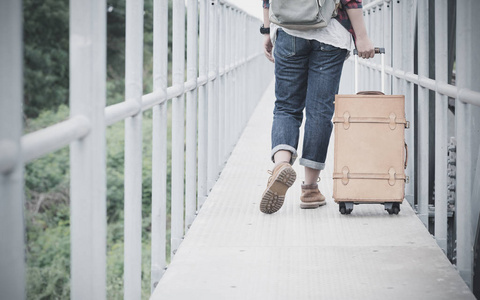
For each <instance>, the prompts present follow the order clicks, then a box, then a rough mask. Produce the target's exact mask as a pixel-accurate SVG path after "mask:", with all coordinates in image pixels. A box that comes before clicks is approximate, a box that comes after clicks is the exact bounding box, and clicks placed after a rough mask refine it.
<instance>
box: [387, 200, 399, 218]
mask: <svg viewBox="0 0 480 300" xmlns="http://www.w3.org/2000/svg"><path fill="white" fill-rule="evenodd" d="M384 205H385V210H386V211H387V212H388V214H390V215H398V213H399V212H400V203H398V202H388V203H385V204H384Z"/></svg>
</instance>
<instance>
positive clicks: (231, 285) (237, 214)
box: [151, 83, 475, 300]
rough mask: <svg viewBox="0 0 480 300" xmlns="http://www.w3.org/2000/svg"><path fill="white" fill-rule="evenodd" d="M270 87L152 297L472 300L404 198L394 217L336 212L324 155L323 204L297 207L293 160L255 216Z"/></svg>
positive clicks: (266, 151) (266, 164) (360, 210)
mask: <svg viewBox="0 0 480 300" xmlns="http://www.w3.org/2000/svg"><path fill="white" fill-rule="evenodd" d="M273 89H274V86H273V83H272V84H271V85H270V87H269V88H268V89H267V91H266V93H265V96H264V98H263V99H262V100H261V102H260V103H259V105H258V107H257V109H256V111H255V112H254V115H253V116H252V118H251V120H250V122H249V123H248V125H247V127H246V129H245V131H244V133H243V135H242V137H241V139H240V140H239V142H238V144H237V146H236V147H235V150H234V151H233V153H232V155H231V157H230V159H229V161H228V163H227V165H226V167H225V169H224V170H223V172H222V174H221V176H220V179H219V180H218V182H217V183H216V185H215V186H214V188H213V190H212V191H211V193H210V196H209V198H208V199H207V201H206V203H205V205H204V206H203V208H202V209H201V211H200V213H199V215H198V217H197V219H196V220H195V222H194V224H193V226H192V227H191V229H190V230H189V232H188V233H187V235H186V237H185V240H184V242H183V243H182V245H181V247H180V248H179V250H178V252H177V254H176V255H175V258H174V259H173V261H172V263H171V265H170V266H169V268H168V270H167V271H166V273H165V275H164V276H163V278H162V280H161V281H160V283H159V284H158V286H157V288H156V290H155V292H154V294H153V296H152V298H151V299H169V300H171V299H209V300H211V299H262V300H267V299H272V300H273V299H275V300H278V299H292V300H297V299H329V300H330V299H382V300H384V299H388V300H392V299H409V300H411V299H423V300H425V299H448V300H451V299H475V297H474V296H473V294H471V292H470V290H469V289H468V287H467V286H466V285H465V283H464V282H463V281H462V279H461V278H460V276H459V275H458V273H457V271H456V270H455V269H454V267H453V266H452V265H451V264H450V262H449V261H448V260H447V258H446V256H445V255H444V254H443V252H442V251H441V249H440V248H439V247H438V246H437V245H436V243H435V241H434V239H433V238H432V236H431V235H430V234H429V233H428V231H427V230H426V229H425V227H424V226H423V224H422V223H421V222H420V220H419V219H418V218H417V217H416V216H415V213H414V212H413V211H412V209H411V208H410V206H409V205H408V203H407V202H404V204H402V206H401V212H400V214H399V215H389V214H388V213H387V212H386V211H385V210H384V208H383V206H382V205H360V206H355V208H354V210H353V212H352V214H351V215H341V214H340V213H339V212H338V205H337V204H335V202H333V200H332V184H333V183H332V178H331V177H332V168H333V159H332V158H333V155H332V152H330V153H329V155H328V158H327V160H328V161H327V168H326V170H325V171H323V172H322V174H321V177H322V178H321V179H322V180H321V182H320V189H321V191H322V192H324V194H326V196H327V205H326V206H324V207H321V208H319V209H314V210H302V209H300V208H299V201H300V200H299V197H300V184H301V182H302V180H303V177H304V175H303V171H302V168H301V167H300V166H299V165H298V162H296V163H295V165H294V168H295V169H296V170H297V181H296V182H295V184H294V186H293V187H292V188H291V189H290V190H289V191H288V193H287V197H286V201H285V204H284V206H283V207H282V209H281V210H280V211H278V212H277V213H275V214H273V215H265V214H262V213H261V212H260V211H259V201H260V198H261V195H262V192H263V190H264V188H265V186H266V183H267V179H268V177H269V175H268V174H267V170H269V169H270V168H271V167H272V164H271V162H270V161H269V155H270V127H271V122H272V110H273V102H274V92H273ZM331 145H333V143H331ZM299 149H301V148H299ZM330 150H333V147H330Z"/></svg>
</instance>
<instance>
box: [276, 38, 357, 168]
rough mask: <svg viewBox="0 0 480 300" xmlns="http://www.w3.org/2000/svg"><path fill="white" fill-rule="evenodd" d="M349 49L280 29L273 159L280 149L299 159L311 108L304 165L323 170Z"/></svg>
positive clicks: (305, 137) (277, 43)
mask: <svg viewBox="0 0 480 300" xmlns="http://www.w3.org/2000/svg"><path fill="white" fill-rule="evenodd" d="M347 53H348V51H347V50H346V49H340V48H337V47H334V46H331V45H327V44H324V43H321V42H318V41H316V40H306V39H303V38H299V37H294V36H291V35H289V34H287V33H286V32H285V31H283V30H282V29H279V30H278V32H277V39H276V42H275V48H274V57H275V97H276V101H275V109H274V111H273V114H274V116H273V125H272V154H271V155H272V160H273V156H274V154H275V153H276V152H277V151H279V150H288V151H290V152H291V153H292V160H291V161H290V163H291V164H293V163H294V162H295V159H296V158H297V147H298V140H299V129H300V125H301V124H302V120H303V110H304V108H305V112H306V113H305V115H306V120H305V132H304V139H303V151H302V157H301V158H300V165H303V166H306V167H309V168H312V169H317V170H323V169H324V168H325V159H326V156H327V149H328V143H329V141H330V135H331V133H332V128H333V125H332V121H331V120H332V116H333V111H334V100H335V94H336V93H338V86H339V83H340V76H341V74H342V67H343V62H344V61H345V58H346V55H347Z"/></svg>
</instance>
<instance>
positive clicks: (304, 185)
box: [302, 182, 318, 190]
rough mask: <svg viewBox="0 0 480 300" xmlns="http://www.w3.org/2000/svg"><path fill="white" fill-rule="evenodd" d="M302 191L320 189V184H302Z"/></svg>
mask: <svg viewBox="0 0 480 300" xmlns="http://www.w3.org/2000/svg"><path fill="white" fill-rule="evenodd" d="M302 189H308V190H310V189H318V184H317V183H316V182H315V183H306V182H303V183H302Z"/></svg>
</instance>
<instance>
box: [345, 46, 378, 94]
mask: <svg viewBox="0 0 480 300" xmlns="http://www.w3.org/2000/svg"><path fill="white" fill-rule="evenodd" d="M375 53H377V54H378V53H380V54H381V58H382V93H385V48H379V47H375ZM353 56H354V58H355V94H356V93H358V51H357V49H354V50H353Z"/></svg>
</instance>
